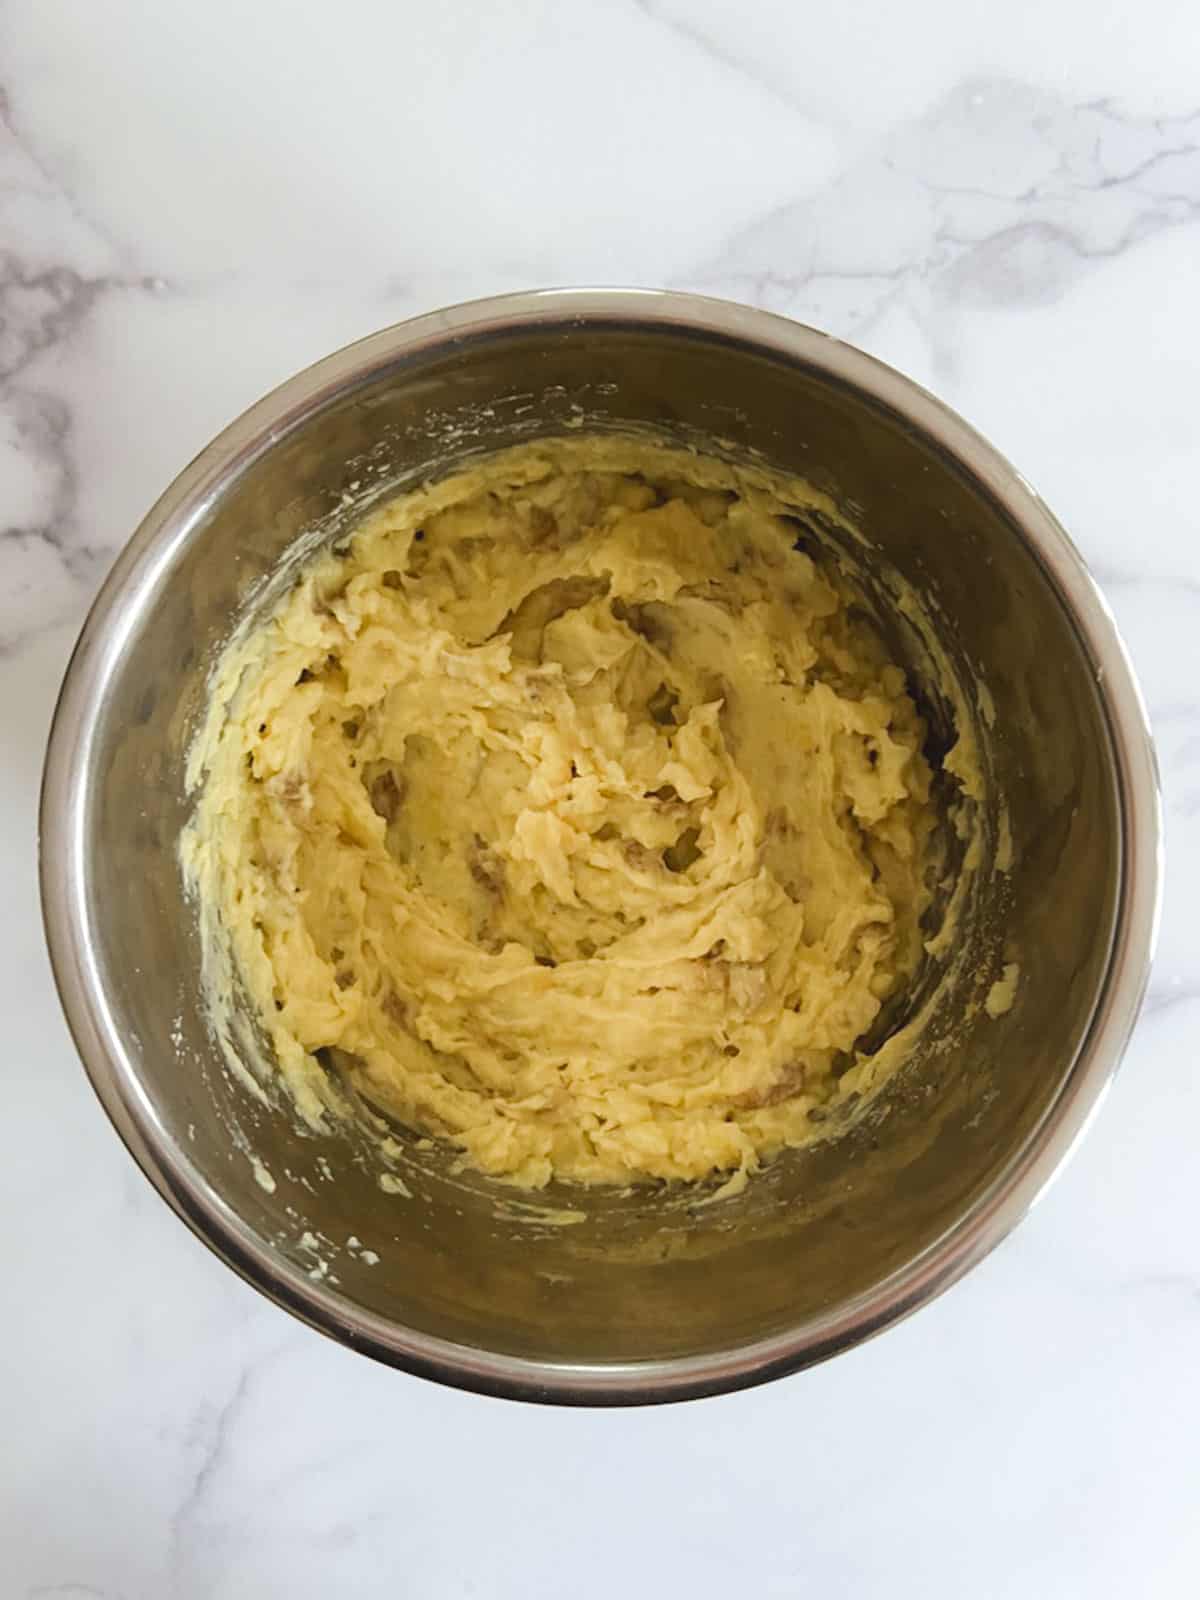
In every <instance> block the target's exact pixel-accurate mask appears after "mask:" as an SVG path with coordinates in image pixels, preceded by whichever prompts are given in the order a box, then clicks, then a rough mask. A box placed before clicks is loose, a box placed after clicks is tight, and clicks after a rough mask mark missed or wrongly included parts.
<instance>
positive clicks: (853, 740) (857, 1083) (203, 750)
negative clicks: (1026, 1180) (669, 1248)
mask: <svg viewBox="0 0 1200 1600" xmlns="http://www.w3.org/2000/svg"><path fill="white" fill-rule="evenodd" d="M803 496H804V490H803V487H802V486H798V485H796V484H795V483H794V482H791V481H790V480H789V483H788V485H787V486H786V489H785V488H784V486H782V485H772V484H771V482H770V480H769V479H768V478H766V477H765V476H764V475H763V474H758V473H747V472H745V471H742V470H740V469H738V468H735V467H733V466H730V465H727V464H725V463H723V462H720V461H718V460H716V459H715V458H709V457H702V456H697V455H695V454H693V453H690V452H687V451H683V450H672V449H668V448H666V447H663V446H659V445H654V444H650V443H639V442H635V441H632V440H627V439H626V440H618V439H614V438H604V437H599V436H591V437H582V438H576V439H571V440H560V441H543V442H540V443H538V444H535V445H528V446H522V447H520V448H518V449H515V450H510V451H507V452H505V453H503V454H501V455H498V456H494V457H492V458H490V459H489V460H487V461H485V462H483V463H482V464H480V465H475V466H472V467H471V468H470V469H468V470H465V471H461V472H459V473H457V474H456V475H454V476H452V477H450V478H447V479H444V480H442V481H440V482H438V483H437V484H435V485H431V486H428V487H425V488H422V489H419V490H416V491H413V492H410V493H406V494H402V495H400V496H398V497H397V498H396V499H394V500H392V501H391V502H390V503H388V504H386V505H385V506H384V507H383V508H382V509H381V510H378V511H376V512H375V513H374V514H372V515H371V516H370V517H369V519H368V520H367V521H366V522H365V523H364V524H363V525H362V526H361V527H360V529H359V530H358V531H357V533H356V534H355V535H354V536H353V537H352V538H351V539H350V540H349V542H348V544H344V545H342V546H339V547H338V549H337V550H334V551H329V552H328V553H326V554H325V555H323V556H322V557H321V558H320V559H319V560H318V561H317V562H316V563H315V564H313V565H312V566H310V567H309V568H308V569H306V571H305V572H304V574H303V576H302V578H301V580H300V581H299V582H298V583H297V584H296V586H295V587H294V589H293V590H292V592H291V593H290V594H289V595H288V596H287V597H286V599H285V600H284V602H283V603H282V605H280V606H279V607H278V608H277V610H276V611H275V612H274V614H273V615H271V616H270V617H269V618H268V619H267V620H266V621H265V622H264V623H263V624H261V625H260V626H258V627H257V628H255V629H254V630H252V631H251V632H250V633H249V635H248V636H247V637H245V638H242V639H240V640H238V641H236V642H235V644H234V645H233V646H232V647H231V648H230V649H229V651H227V653H226V657H225V659H224V660H223V662H222V665H221V670H220V674H219V679H218V682H217V684H216V686H215V689H214V695H213V711H212V714H211V715H210V718H209V722H208V726H207V728H206V729H205V731H204V733H203V735H202V737H201V739H200V741H199V742H198V745H197V748H196V750H195V751H194V753H193V767H194V769H195V771H196V772H197V773H200V772H203V774H204V780H203V787H202V791H201V795H200V800H199V805H198V808H197V813H196V817H195V821H194V824H193V826H192V828H191V829H190V830H189V833H188V835H187V838H186V840H185V846H184V855H185V862H186V866H187V870H188V873H189V875H190V877H191V879H192V881H193V882H194V883H195V885H196V886H197V888H198V891H199V896H200V900H201V905H202V909H203V915H204V926H205V929H206V941H207V951H206V957H207V959H208V960H209V961H210V965H211V973H212V979H211V981H210V990H211V992H212V994H213V996H214V1001H215V1003H217V1004H232V1003H233V1002H232V1000H231V998H230V997H231V996H232V994H233V993H234V992H235V988H236V987H237V986H238V985H237V984H235V982H234V975H235V974H236V977H237V980H238V984H240V986H241V987H242V988H243V989H244V991H245V992H246V993H248V995H249V997H250V999H251V1001H252V1002H253V1004H254V1005H255V1006H256V1007H257V1008H258V1010H259V1012H260V1013H261V1020H262V1025H263V1031H264V1033H265V1035H266V1036H267V1038H268V1039H269V1041H270V1044H271V1046H272V1048H273V1051H274V1054H275V1057H276V1060H277V1063H278V1067H279V1069H280V1070H281V1071H282V1072H283V1073H284V1075H285V1077H286V1079H287V1081H288V1083H289V1085H290V1086H291V1089H292V1091H293V1092H294V1094H295V1096H296V1100H297V1103H298V1104H299V1106H300V1107H301V1109H302V1110H303V1111H304V1112H305V1114H306V1115H307V1116H308V1117H309V1119H310V1120H311V1121H313V1122H315V1123H323V1122H325V1121H327V1120H328V1118H329V1117H330V1115H331V1114H333V1115H336V1114H337V1112H338V1111H339V1109H340V1108H342V1107H344V1103H345V1102H344V1099H343V1095H342V1089H341V1087H339V1085H350V1086H352V1087H353V1088H354V1089H355V1090H356V1091H357V1092H358V1093H359V1094H361V1095H362V1096H364V1097H365V1098H366V1099H367V1100H368V1101H369V1102H370V1103H371V1104H372V1105H374V1106H376V1107H378V1108H379V1109H380V1110H381V1111H382V1112H384V1113H386V1114H387V1116H388V1117H389V1118H391V1119H392V1120H393V1121H395V1122H397V1123H399V1124H402V1125H403V1126H404V1127H407V1128H411V1129H413V1130H415V1131H417V1132H419V1133H422V1134H430V1135H434V1136H436V1137H439V1138H442V1139H445V1140H448V1141H450V1142H451V1143H452V1144H454V1145H455V1146H457V1147H458V1148H459V1149H460V1150H461V1151H462V1153H463V1157H464V1159H465V1161H466V1162H467V1163H469V1164H470V1165H472V1166H474V1167H475V1168H477V1169H479V1170H481V1171H483V1172H485V1173H489V1174H494V1175H498V1176H502V1177H505V1178H507V1179H510V1180H512V1181H514V1182H515V1183H518V1184H520V1185H524V1186H527V1187H531V1188H536V1187H541V1186H543V1185H545V1184H546V1183H547V1182H549V1181H550V1180H551V1179H552V1178H562V1179H570V1180H578V1181H583V1182H611V1183H626V1182H630V1181H637V1180H639V1179H645V1178H660V1179H663V1178H665V1179H700V1178H705V1177H710V1176H713V1175H724V1176H725V1177H726V1178H727V1179H728V1183H727V1187H736V1186H738V1185H740V1184H741V1183H742V1182H744V1179H745V1175H746V1174H747V1173H748V1172H751V1171H753V1170H754V1168H755V1167H756V1166H757V1165H758V1164H759V1163H760V1162H761V1161H762V1160H763V1159H764V1158H766V1157H767V1156H769V1155H771V1154H772V1153H774V1152H776V1151H778V1150H779V1149H781V1148H782V1147H785V1146H796V1145H802V1144H805V1143H808V1142H811V1141H812V1140H814V1139H817V1138H820V1137H822V1136H823V1135H825V1134H827V1133H828V1131H829V1129H830V1128H831V1127H832V1126H834V1125H835V1124H837V1123H838V1122H839V1120H840V1114H841V1113H842V1112H843V1111H844V1108H846V1107H848V1106H850V1105H851V1104H853V1102H854V1101H855V1100H856V1099H857V1098H859V1097H861V1095H862V1093H863V1091H864V1088H865V1086H867V1085H868V1084H869V1085H870V1086H872V1087H878V1085H879V1083H880V1082H882V1081H883V1080H884V1079H885V1078H886V1077H887V1076H888V1075H890V1073H891V1072H892V1071H894V1070H895V1068H896V1067H897V1066H899V1065H900V1064H901V1062H902V1060H903V1058H904V1055H905V1051H904V1050H903V1049H901V1048H899V1047H896V1048H891V1045H894V1044H895V1041H891V1045H889V1042H887V1041H884V1042H883V1043H882V1044H881V1043H880V1042H879V1041H875V1042H873V1043H868V1042H867V1035H868V1034H869V1033H870V1031H871V1030H872V1027H873V1025H874V1024H875V1023H876V1020H877V1018H878V1017H879V1014H880V1010H881V1007H882V1006H883V1005H884V1003H885V1002H887V1001H888V1000H889V999H891V998H894V997H896V996H898V995H900V994H901V993H902V991H903V990H904V989H905V987H906V986H908V985H911V984H912V982H913V980H914V977H915V975H916V974H917V972H918V968H919V967H920V965H921V963H922V961H923V960H924V959H925V953H926V946H927V943H929V940H928V939H927V934H928V929H925V928H923V924H922V919H923V917H925V916H926V913H927V912H928V910H929V908H930V906H931V904H932V903H933V900H934V893H935V887H936V886H937V881H938V878H939V875H940V874H941V873H942V872H943V871H944V861H943V860H942V855H941V851H940V847H939V844H938V841H939V838H940V837H941V836H942V834H943V832H944V826H943V825H944V824H945V823H946V822H947V818H946V816H945V815H939V811H938V805H937V804H936V802H935V799H934V795H935V793H936V792H937V790H936V789H935V788H934V787H933V786H931V771H930V767H929V765H928V763H927V761H926V758H925V756H924V754H923V753H922V750H923V744H924V741H925V733H926V730H925V727H924V724H923V722H922V719H921V717H920V715H919V714H918V712H917V710H916V708H915V706H914V704H913V701H912V699H911V697H910V694H909V690H908V686H907V684H906V679H905V674H904V672H903V671H902V669H901V667H900V666H899V665H898V664H897V663H896V662H895V661H893V660H891V659H889V655H888V652H887V650H886V649H885V647H884V645H883V643H882V641H881V637H880V634H879V633H878V631H877V630H876V628H875V627H874V625H873V624H872V622H871V620H870V618H869V616H868V615H867V614H866V613H865V612H864V610H863V608H862V605H861V603H860V601H859V599H858V597H857V595H856V594H855V591H854V589H853V586H852V585H851V584H850V583H849V581H848V580H847V579H846V578H845V576H844V575H843V574H842V573H841V572H840V571H839V570H838V568H837V567H836V565H835V564H834V563H833V562H832V560H827V559H825V558H823V557H818V559H816V560H814V559H813V556H812V555H811V554H808V553H805V552H804V550H802V549H800V548H798V547H797V543H798V541H797V526H796V523H795V521H794V520H793V517H792V516H791V513H792V512H794V511H795V510H796V509H797V506H798V505H801V504H803ZM810 499H811V501H812V502H813V503H816V501H817V500H818V499H819V497H818V496H816V495H815V492H810ZM960 765H961V763H960ZM970 786H971V784H970V782H968V787H970ZM945 943H946V940H945V937H944V932H943V937H942V945H943V946H944V945H945ZM889 1050H890V1054H889Z"/></svg>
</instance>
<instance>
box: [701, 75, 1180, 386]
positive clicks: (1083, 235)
mask: <svg viewBox="0 0 1200 1600" xmlns="http://www.w3.org/2000/svg"><path fill="white" fill-rule="evenodd" d="M1197 221H1200V112H1196V113H1193V114H1192V115H1190V116H1185V117H1176V118H1163V117H1154V116H1138V115H1136V114H1133V113H1125V112H1122V111H1119V110H1118V109H1117V108H1116V107H1115V106H1114V105H1112V104H1110V103H1109V102H1106V101H1100V102H1095V103H1092V104H1088V105H1083V106H1077V105H1072V104H1070V103H1069V102H1067V101H1066V100H1064V99H1062V98H1061V97H1059V96H1057V95H1055V94H1053V93H1051V92H1049V91H1048V90H1045V89H1040V88H1035V87H1032V86H1030V85H1027V84H1023V83H1018V82H1015V81H1012V80H1008V79H998V78H978V79H972V80H970V81H968V82H964V83H962V84H960V85H959V86H958V87H957V88H955V89H954V90H953V91H951V92H950V93H949V94H948V95H946V96H945V97H944V98H943V99H942V100H941V101H939V102H938V103H937V104H936V105H935V106H933V107H932V108H931V109H930V111H929V112H928V113H927V114H926V115H925V116H924V117H922V118H920V119H918V120H917V121H915V122H911V123H909V124H907V125H905V126H901V127H899V128H896V129H894V130H892V131H891V132H890V133H889V134H888V136H887V137H886V138H884V139H881V140H880V141H878V143H877V144H876V145H875V147H874V148H873V149H872V150H870V151H869V152H868V153H867V154H866V155H864V156H863V157H861V158H860V159H858V160H857V161H855V162H854V163H852V164H851V165H850V166H849V167H848V168H846V170H844V171H843V172H842V173H841V174H840V175H839V176H838V177H837V178H836V179H835V180H834V181H833V182H832V183H831V184H830V185H828V186H827V187H826V188H825V189H823V190H822V191H820V192H819V193H818V194H817V195H815V196H812V197H806V198H805V199H803V200H798V201H797V202H795V203H794V204H792V205H788V206H785V207H783V208H782V209H781V210H779V211H776V212H774V213H773V214H772V215H770V216H768V217H766V218H763V219H762V220H761V221H759V222H757V223H755V224H754V225H753V226H751V227H750V228H747V229H745V230H743V231H742V232H741V233H739V234H737V235H735V236H734V237H733V238H732V239H730V241H729V243H728V244H727V246H726V247H725V249H724V250H723V251H722V253H721V255H720V256H719V257H718V258H716V259H715V260H714V261H712V262H711V263H709V265H708V266H707V267H706V268H705V269H704V270H703V271H702V272H701V273H700V274H699V275H698V276H699V280H700V281H701V282H704V281H708V282H711V283H714V284H715V283H720V284H721V285H722V286H729V287H730V288H736V289H737V290H739V291H740V292H741V293H743V294H746V295H748V296H750V297H752V298H753V299H755V300H756V301H758V302H760V303H763V304H767V305H773V306H776V307H778V308H779V309H783V310H789V311H791V312H792V313H794V314H796V315H801V316H803V315H805V314H806V308H811V307H814V306H815V307H816V308H817V309H818V310H820V311H822V312H824V313H825V320H826V323H827V325H828V313H829V311H830V310H832V312H833V315H834V317H835V319H837V326H836V328H835V331H842V332H847V333H857V334H858V335H859V336H860V337H861V335H862V334H863V332H864V331H865V330H866V329H867V328H868V327H869V326H870V325H871V324H872V323H873V322H874V321H875V320H876V319H877V318H878V317H879V316H880V314H881V313H882V312H883V311H884V310H885V309H886V308H887V307H888V305H890V304H891V303H892V302H893V301H894V300H895V299H896V298H897V297H898V296H902V297H903V298H905V299H906V300H907V301H908V303H909V304H910V307H911V309H912V310H913V311H914V313H915V314H917V315H918V316H919V318H920V319H921V320H922V322H923V324H924V325H926V326H927V327H932V325H933V324H935V323H936V321H937V318H938V315H939V314H942V315H944V314H945V313H947V312H950V311H953V310H954V309H955V308H956V307H957V308H969V307H977V308H988V307H1017V306H1033V305H1043V304H1047V303H1050V302H1053V301H1054V300H1056V299H1058V298H1059V297H1060V296H1061V295H1062V294H1064V293H1065V292H1066V291H1067V289H1068V288H1069V287H1070V286H1071V285H1072V284H1073V283H1074V282H1076V281H1077V280H1078V279H1079V278H1080V276H1081V275H1082V274H1084V273H1085V272H1088V271H1090V270H1092V269H1093V268H1094V266H1095V264H1096V263H1097V262H1099V261H1102V260H1106V259H1111V258H1112V257H1114V256H1118V255H1120V254H1121V253H1122V252H1124V251H1125V250H1127V249H1129V248H1131V247H1132V246H1133V245H1135V244H1137V243H1138V242H1140V241H1142V240H1146V239H1149V238H1152V237H1154V236H1155V235H1156V234H1158V233H1161V232H1163V231H1164V230H1166V229H1170V228H1177V227H1183V226H1189V225H1194V224H1195V223H1196V222H1197ZM847 285H857V286H858V288H857V292H855V293H847V292H846V286H847ZM831 286H837V287H838V289H839V290H840V302H839V299H838V297H837V296H833V297H831V296H830V294H829V290H830V288H831ZM932 339H933V343H934V344H935V347H936V348H935V355H937V357H938V358H939V361H940V365H941V366H942V367H943V368H945V367H947V366H950V365H952V360H953V356H952V351H951V349H950V348H949V346H948V344H947V342H946V341H945V339H944V338H943V339H940V340H939V338H938V336H937V331H936V328H934V329H933V333H932Z"/></svg>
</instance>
